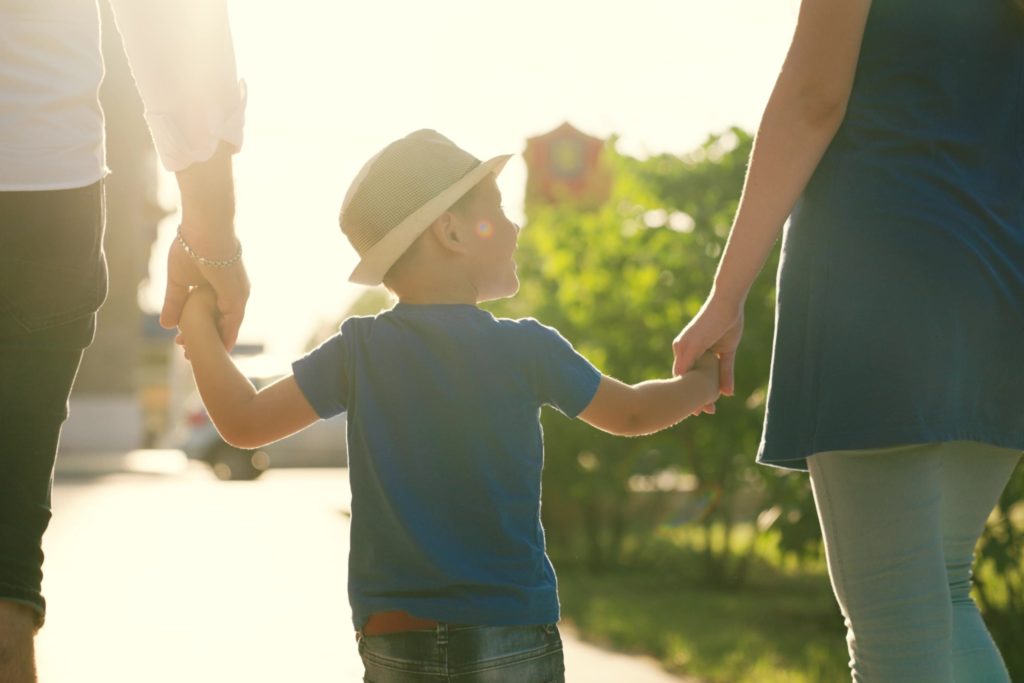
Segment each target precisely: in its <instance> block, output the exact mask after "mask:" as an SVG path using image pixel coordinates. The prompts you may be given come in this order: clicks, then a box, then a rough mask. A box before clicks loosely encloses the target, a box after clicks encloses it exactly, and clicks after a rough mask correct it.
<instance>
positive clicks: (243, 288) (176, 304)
mask: <svg viewBox="0 0 1024 683" xmlns="http://www.w3.org/2000/svg"><path fill="white" fill-rule="evenodd" d="M176 175H177V179H178V188H179V190H180V191H181V211H182V220H181V227H180V231H181V235H182V236H183V237H184V239H185V241H186V242H187V243H188V245H189V246H190V247H191V248H192V249H193V250H194V251H195V252H196V253H197V254H199V255H201V256H203V257H204V258H207V259H210V260H215V261H221V260H228V259H230V258H231V257H232V256H234V255H235V254H236V253H237V251H238V241H237V239H236V238H235V230H234V217H235V196H234V181H233V180H232V172H231V149H230V148H229V147H228V146H227V145H225V144H221V146H220V147H219V148H218V149H217V151H216V152H215V153H214V155H213V156H212V157H211V158H210V159H209V160H207V161H203V162H198V163H195V164H192V165H191V166H189V167H188V168H186V169H185V170H184V171H180V172H178V173H177V174H176ZM203 284H206V285H209V286H210V287H211V288H212V289H213V291H214V292H215V294H216V297H217V310H218V311H219V312H220V316H219V318H218V330H219V332H220V337H221V340H222V341H223V342H224V348H226V349H228V350H229V351H230V350H231V348H232V347H233V346H234V345H235V341H236V340H237V339H238V330H239V328H240V327H241V325H242V318H243V317H244V316H245V305H246V302H247V301H248V300H249V277H248V275H247V274H246V272H245V265H244V264H243V263H242V261H241V260H239V261H238V262H237V263H234V264H232V265H230V266H228V267H226V268H216V267H212V266H204V265H202V264H200V263H198V262H197V261H195V260H194V259H192V257H190V256H189V255H188V254H187V253H186V252H185V249H184V248H183V247H182V246H181V244H180V243H179V242H178V241H177V240H174V242H172V243H171V248H170V251H169V252H168V254H167V292H166V294H165V295H164V306H163V310H162V311H161V312H160V324H161V325H163V326H164V327H166V328H168V329H170V328H173V327H175V326H176V325H177V324H178V321H179V320H180V318H181V311H182V308H183V307H184V305H185V300H186V299H187V298H188V296H189V289H190V288H191V287H194V286H197V285H203Z"/></svg>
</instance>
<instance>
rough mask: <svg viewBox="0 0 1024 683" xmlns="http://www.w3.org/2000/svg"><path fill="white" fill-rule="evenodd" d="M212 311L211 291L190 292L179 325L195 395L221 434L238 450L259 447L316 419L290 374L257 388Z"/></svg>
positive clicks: (214, 307) (213, 310)
mask: <svg viewBox="0 0 1024 683" xmlns="http://www.w3.org/2000/svg"><path fill="white" fill-rule="evenodd" d="M215 311H216V300H215V299H213V294H212V292H210V291H209V290H207V289H205V288H200V289H198V290H193V292H192V294H191V295H190V296H189V299H188V301H187V302H186V304H185V310H184V311H183V313H182V316H181V321H180V323H179V325H180V328H181V334H182V337H183V340H184V344H185V348H186V350H187V353H188V356H189V359H190V360H191V362H192V374H193V376H194V377H195V380H196V386H197V387H199V395H200V396H201V397H202V399H203V404H204V405H205V406H206V412H207V413H208V414H209V415H210V420H212V421H213V424H214V426H215V427H217V431H218V432H220V435H221V437H223V439H224V440H225V441H227V442H228V443H229V444H231V445H232V446H237V447H238V448H257V447H259V446H264V445H266V444H268V443H271V442H273V441H277V440H278V439H283V438H284V437H286V436H288V435H289V434H294V433H295V432H297V431H299V430H301V429H303V428H305V427H308V426H309V425H311V424H313V423H314V422H316V421H317V420H319V419H320V417H319V415H317V414H316V411H314V410H313V408H312V406H310V405H309V401H307V400H306V397H305V395H303V393H302V390H301V389H299V385H298V383H297V382H296V381H295V377H294V376H292V375H289V376H288V377H285V378H284V379H281V380H279V381H277V382H275V383H274V384H271V385H270V386H268V387H266V388H264V389H262V390H261V391H256V388H255V387H253V385H252V383H251V382H250V381H249V380H248V379H247V378H246V377H245V375H243V374H242V373H241V372H240V371H239V370H238V368H237V367H235V364H234V362H232V360H231V357H230V356H229V355H228V353H227V351H225V350H224V344H223V342H221V340H220V335H219V333H218V331H217V325H216V323H215V321H214V315H215Z"/></svg>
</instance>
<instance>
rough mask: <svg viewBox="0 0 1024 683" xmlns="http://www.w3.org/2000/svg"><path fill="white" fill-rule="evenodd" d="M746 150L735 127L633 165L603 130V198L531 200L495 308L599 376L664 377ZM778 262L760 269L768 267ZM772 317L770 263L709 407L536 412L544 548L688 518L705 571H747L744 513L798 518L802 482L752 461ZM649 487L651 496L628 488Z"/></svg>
mask: <svg viewBox="0 0 1024 683" xmlns="http://www.w3.org/2000/svg"><path fill="white" fill-rule="evenodd" d="M750 147H751V138H750V136H749V135H748V134H746V133H744V132H743V131H741V130H738V129H734V130H731V131H729V132H727V133H726V134H724V135H721V136H714V137H711V138H709V140H708V141H707V142H706V143H705V144H704V145H703V146H701V147H700V148H699V149H698V150H696V151H695V152H693V153H692V154H690V155H687V156H685V157H682V158H680V157H676V156H671V155H661V156H657V157H654V158H651V159H647V160H643V161H641V160H637V159H633V158H630V157H627V156H623V155H619V154H617V153H616V152H615V150H614V141H612V142H611V143H610V144H609V145H608V148H607V149H606V161H607V163H608V164H609V165H610V167H611V168H612V171H613V174H614V181H613V187H612V193H611V196H610V198H609V199H608V200H607V201H606V202H605V203H604V204H603V205H601V206H599V207H596V208H594V209H590V210H580V209H578V208H576V207H574V206H572V205H570V204H562V205H556V206H528V207H527V221H526V225H525V227H524V230H523V233H522V235H521V237H520V249H519V254H520V255H519V259H518V262H519V264H520V269H519V270H520V279H521V281H522V288H521V291H520V293H519V295H517V296H516V297H515V298H514V299H511V300H509V301H506V302H500V303H498V304H497V305H495V306H493V309H494V310H495V311H496V312H498V313H501V314H507V315H516V316H518V315H533V316H535V317H537V318H538V319H539V320H541V321H542V322H544V323H546V324H549V325H552V326H554V327H556V328H558V329H559V330H560V331H561V332H562V333H563V334H564V335H565V336H566V337H567V338H568V339H570V340H571V341H572V342H573V343H574V344H575V345H576V347H577V348H578V349H579V350H580V351H581V352H583V353H584V354H585V355H586V356H587V357H589V358H590V359H592V360H593V361H594V362H595V364H596V365H597V366H598V367H599V368H601V369H602V371H604V372H606V373H607V374H610V375H613V376H615V377H618V378H620V379H623V380H625V381H630V382H637V381H641V380H644V379H649V378H654V377H665V376H668V375H669V374H670V373H671V364H672V350H671V341H672V339H673V337H674V336H675V335H676V334H677V333H678V332H679V330H680V329H681V327H682V326H683V325H684V324H685V323H686V322H687V321H688V320H689V319H690V318H691V317H692V316H693V315H694V314H696V312H697V311H698V309H699V308H700V306H701V304H702V303H703V300H704V296H705V295H706V294H707V292H708V290H709V289H710V286H711V282H712V278H713V275H714V270H715V267H716V264H717V259H718V256H719V255H720V254H721V251H722V248H723V246H724V242H725V238H726V236H727V235H728V230H729V226H730V224H731V221H732V216H733V214H734V212H735V210H736V205H737V202H738V199H739V194H740V190H741V188H742V183H743V177H744V173H745V168H746V160H747V158H748V157H749V154H750ZM776 259H777V255H773V256H772V257H771V259H770V261H769V263H768V265H767V266H766V268H765V270H766V272H768V273H772V272H774V268H775V263H776ZM773 316H774V284H773V280H772V277H771V275H770V274H769V275H766V276H764V277H762V278H760V279H759V280H758V282H757V283H756V284H755V286H754V289H753V291H752V292H751V295H750V298H749V300H748V305H747V326H746V334H745V337H744V341H743V344H742V346H741V347H740V353H739V357H738V358H737V367H736V370H737V373H736V374H737V392H736V397H735V398H728V399H723V400H721V401H720V402H719V404H718V412H717V414H716V415H715V416H714V417H700V418H691V419H688V420H686V421H684V422H683V423H682V424H680V425H678V426H676V427H674V428H672V429H670V430H666V431H665V432H662V433H661V434H657V435H652V436H649V437H644V438H638V439H623V438H620V437H613V436H609V435H605V434H602V433H599V432H595V431H594V430H593V429H591V428H590V427H587V426H586V425H583V424H580V423H578V422H570V421H567V420H564V419H562V418H560V417H559V416H557V415H554V414H552V415H546V416H545V418H544V420H545V422H544V428H545V435H546V443H547V450H548V454H549V455H548V460H547V463H546V465H545V467H546V472H547V475H546V478H545V492H546V497H545V502H544V505H545V516H546V517H545V518H546V521H547V523H548V526H549V528H550V532H549V534H550V539H551V546H552V552H554V553H556V554H559V553H561V554H565V555H570V556H579V557H582V558H584V559H585V562H586V564H587V565H588V566H589V567H591V568H592V569H594V570H600V569H603V568H605V567H608V566H610V565H614V564H619V563H623V562H628V561H630V560H631V559H635V558H637V557H640V556H642V555H643V554H644V552H645V550H646V549H647V547H648V545H649V543H650V542H652V541H653V540H654V539H655V534H654V532H655V531H656V530H657V529H659V528H662V529H665V528H667V525H668V526H670V525H672V524H679V523H685V522H688V521H693V522H697V523H699V524H700V525H701V526H702V527H703V529H704V531H705V533H704V538H705V539H706V541H705V543H704V555H705V576H706V577H707V578H708V580H714V581H720V582H730V583H731V582H738V581H742V580H743V578H744V577H745V575H746V571H747V568H748V567H749V564H750V559H751V557H752V555H751V552H752V550H753V547H754V544H753V542H748V543H746V544H745V550H744V551H743V552H740V553H736V552H734V550H735V548H736V547H737V546H738V545H740V544H739V543H738V541H737V536H736V532H737V529H738V525H739V523H740V522H755V523H757V522H759V523H760V524H759V527H758V528H759V529H760V531H761V532H767V531H768V530H769V529H770V528H777V527H781V526H783V525H787V524H788V525H790V526H792V525H793V523H794V522H796V521H799V520H803V519H805V518H806V517H807V513H808V511H809V509H810V508H809V501H810V497H809V493H808V492H807V487H806V485H805V482H803V481H801V479H800V477H794V476H789V477H784V476H780V473H779V472H777V471H775V470H769V469H767V468H762V467H758V466H756V465H755V464H754V453H755V452H756V450H757V445H758V439H759V436H760V429H761V420H762V417H763V410H764V396H765V389H766V384H767V377H768V363H769V360H770V356H771V338H772V324H773ZM645 482H646V486H643V484H644V483H645ZM652 482H654V483H655V490H654V491H649V492H648V493H645V494H638V493H637V492H636V490H635V489H637V488H647V489H650V488H651V483H652ZM680 482H684V483H685V482H689V483H690V484H691V485H690V487H689V488H691V489H693V490H692V491H690V494H689V496H688V500H689V505H688V506H687V507H684V508H680V507H679V506H678V505H673V504H672V501H673V500H675V501H677V502H678V499H679V498H680V497H681V496H680V494H679V492H678V491H677V489H678V488H679V486H678V484H679V483H680ZM631 484H632V486H631ZM793 528H796V527H793ZM716 534H717V536H718V537H719V540H718V541H717V542H713V537H714V536H715V535H716ZM801 543H802V541H801Z"/></svg>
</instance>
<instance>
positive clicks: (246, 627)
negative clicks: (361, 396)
mask: <svg viewBox="0 0 1024 683" xmlns="http://www.w3.org/2000/svg"><path fill="white" fill-rule="evenodd" d="M53 506H54V518H53V521H52V522H51V525H50V530H49V531H48V532H47V536H46V538H45V543H44V550H45V553H46V565H45V568H44V569H45V578H44V592H45V594H46V597H47V600H48V603H49V609H48V616H47V623H46V626H45V627H44V628H43V630H42V631H41V632H40V635H39V637H38V639H37V655H38V663H39V674H40V681H41V683H93V682H96V683H100V682H102V683H141V682H145V683H183V682H188V683H207V682H209V683H222V682H233V681H245V682H246V683H270V682H272V681H273V682H274V683H280V682H282V681H289V682H290V681H301V682H303V683H320V682H323V683H328V682H332V683H337V682H349V681H360V680H362V666H361V664H360V662H359V658H358V656H357V654H356V649H355V642H354V638H353V634H352V627H351V621H350V619H351V613H350V611H349V607H348V603H347V599H346V594H345V585H346V557H347V554H348V516H347V510H348V483H347V478H346V471H345V470H341V469H322V470H271V471H270V472H268V473H267V474H266V475H264V477H263V478H262V479H260V480H259V481H256V482H251V483H244V482H227V483H226V482H220V481H217V480H216V479H214V478H213V476H212V475H211V474H210V473H209V472H208V471H207V470H206V469H205V467H203V466H202V465H199V464H196V463H188V462H186V461H185V460H184V457H183V456H182V455H181V453H180V452H178V451H146V452H135V453H132V454H115V455H110V456H84V455H79V454H72V455H62V457H61V459H60V461H59V465H58V472H57V479H56V484H55V486H54V500H53ZM564 639H565V643H566V664H567V669H568V671H569V674H568V677H567V680H568V681H569V682H570V683H621V681H626V680H628V681H629V682H630V683H680V681H681V679H679V678H675V677H672V676H669V675H667V674H665V673H664V672H662V671H661V670H660V669H658V668H657V666H656V665H655V664H654V663H653V662H651V661H648V660H644V659H640V658H636V657H630V656H625V655H619V654H614V653H609V652H606V651H605V650H602V649H600V648H597V647H594V646H592V645H589V644H585V643H582V642H580V641H579V640H578V638H576V637H575V635H574V634H573V633H572V631H571V629H567V630H566V633H565V636H564Z"/></svg>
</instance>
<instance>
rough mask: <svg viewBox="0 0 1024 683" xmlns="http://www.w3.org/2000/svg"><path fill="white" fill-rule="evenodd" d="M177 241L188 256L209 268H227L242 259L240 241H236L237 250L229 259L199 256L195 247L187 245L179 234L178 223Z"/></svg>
mask: <svg viewBox="0 0 1024 683" xmlns="http://www.w3.org/2000/svg"><path fill="white" fill-rule="evenodd" d="M178 242H179V243H180V244H181V248H182V249H184V250H185V253H186V254H188V255H189V256H191V257H192V259H193V260H195V261H196V262H197V263H199V264H200V265H203V266H209V267H210V268H227V267H228V266H233V265H235V264H236V263H238V262H239V261H240V260H241V259H242V243H241V242H239V243H238V251H237V252H235V255H234V256H232V257H231V258H229V259H224V260H223V261H217V260H214V259H208V258H205V257H203V256H200V255H199V254H197V253H196V252H195V249H193V248H192V247H190V246H189V245H188V242H186V241H185V238H184V237H183V236H182V234H181V226H180V225H179V226H178Z"/></svg>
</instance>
